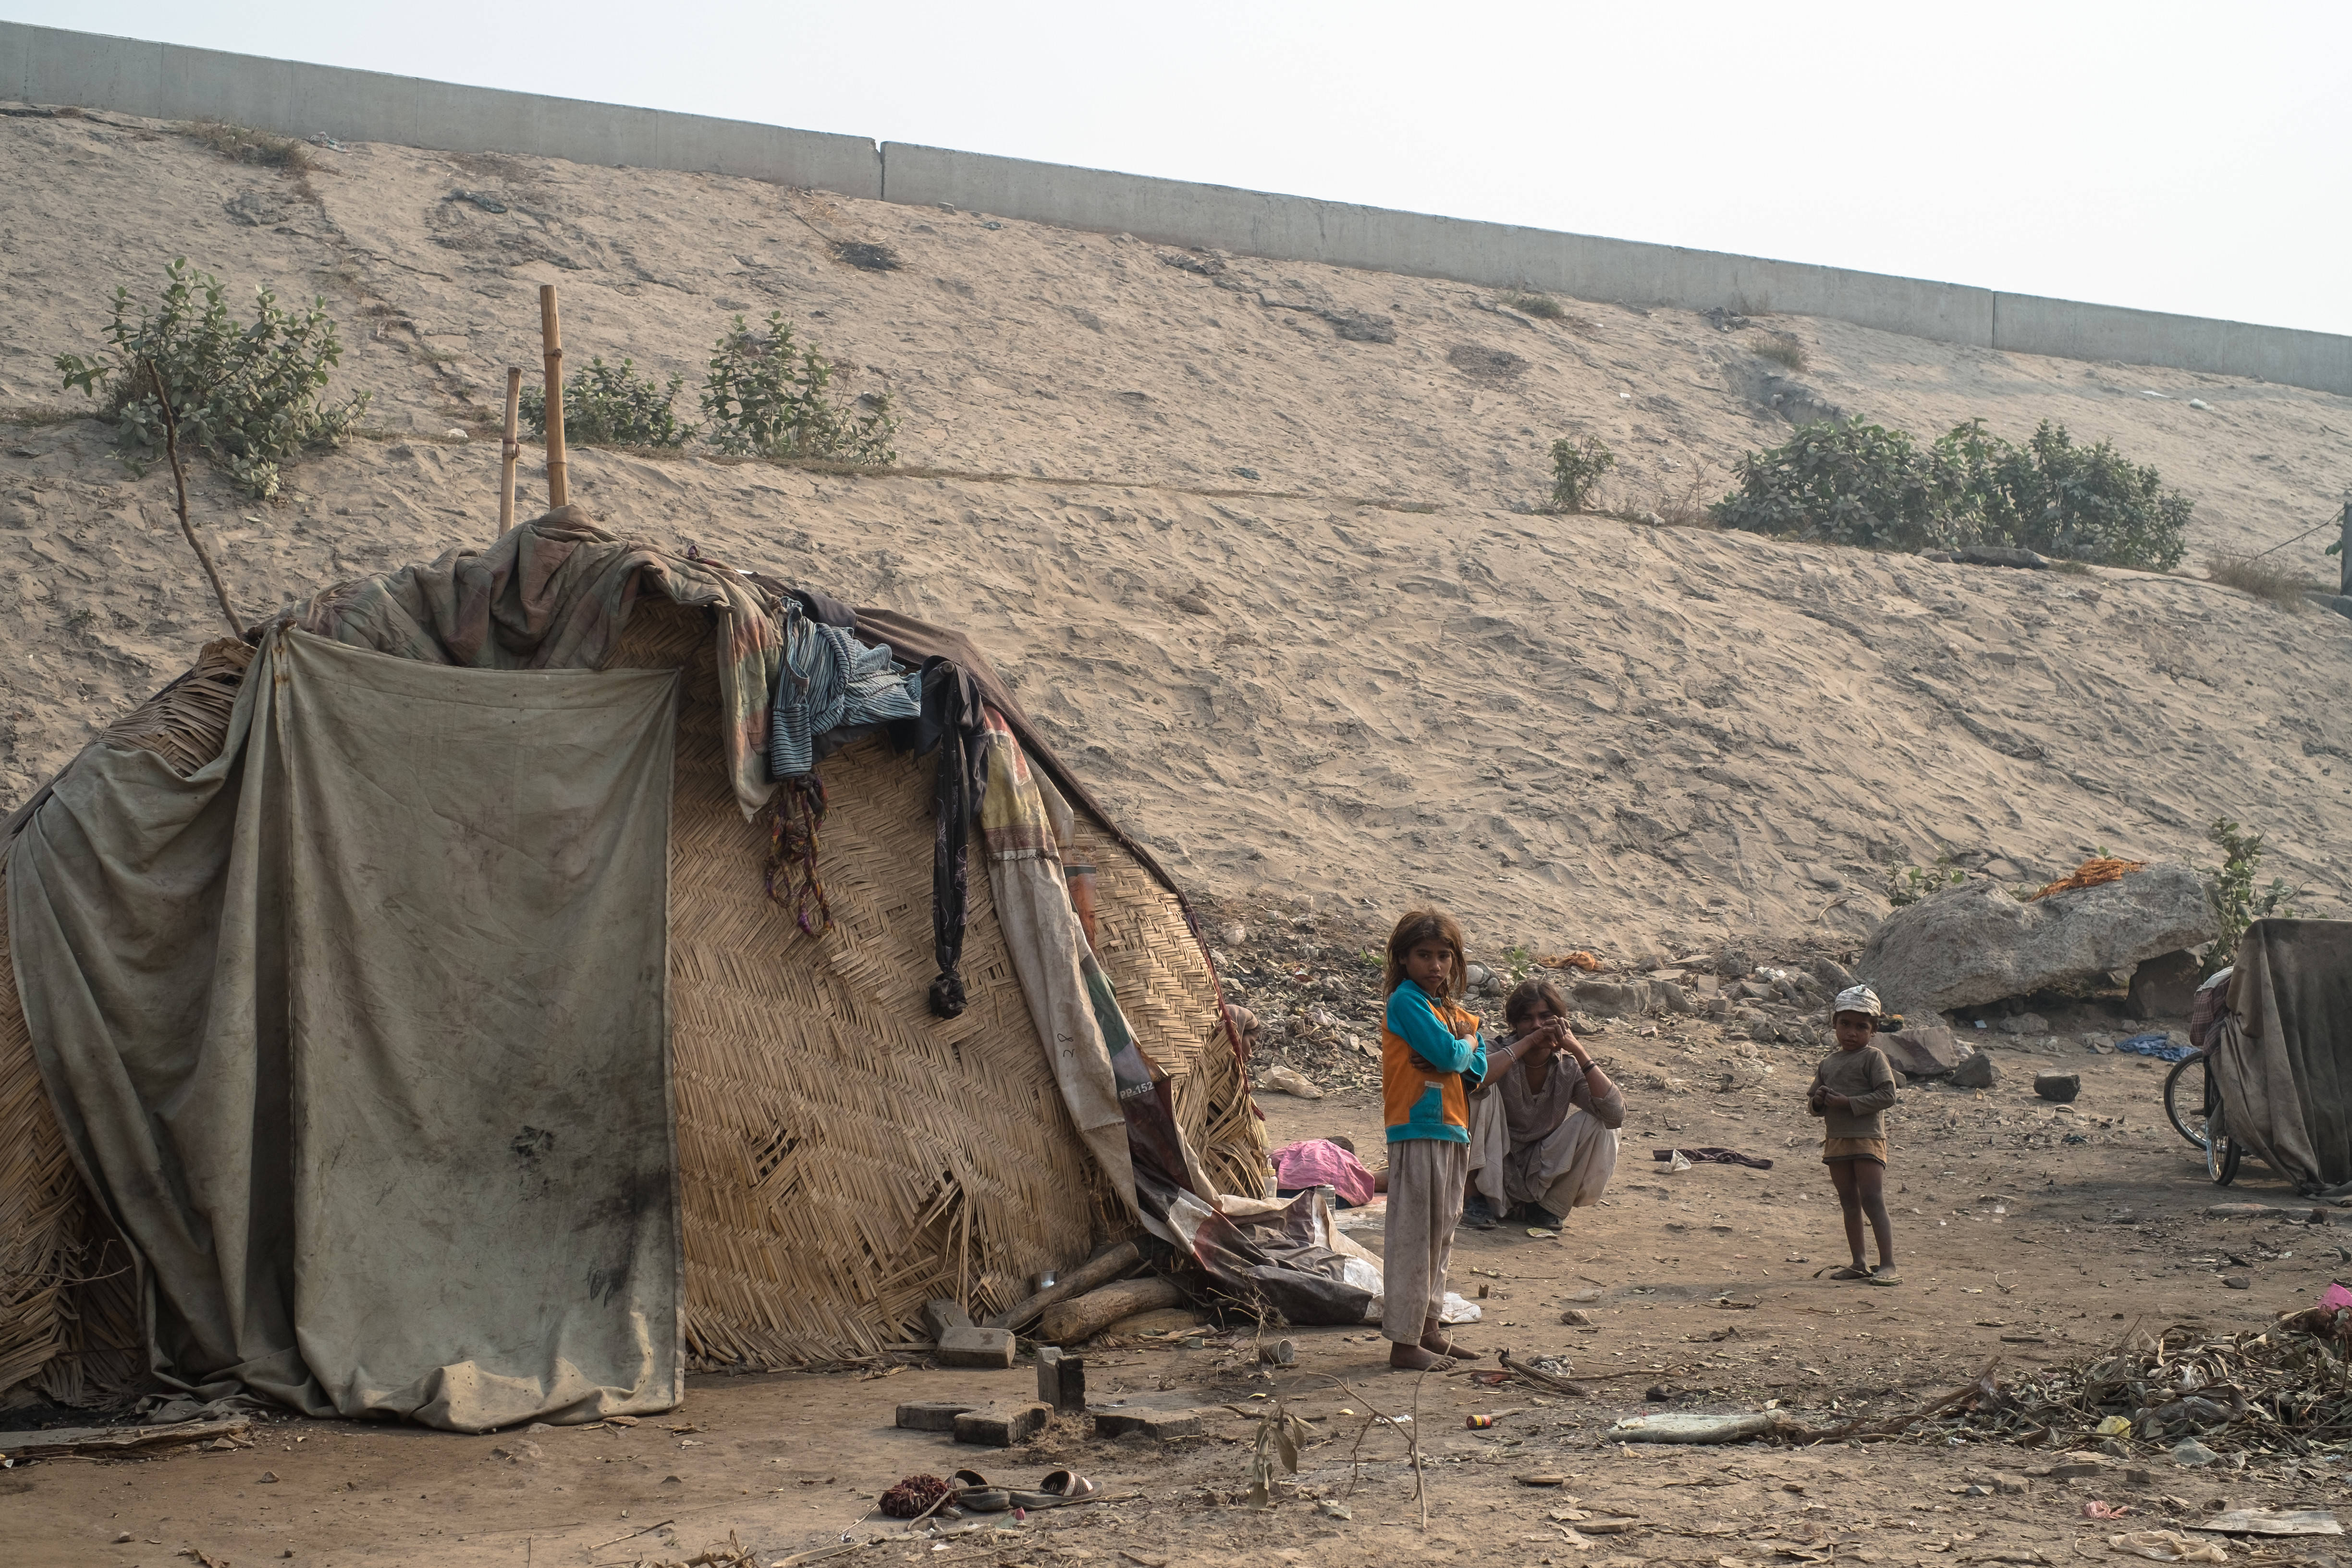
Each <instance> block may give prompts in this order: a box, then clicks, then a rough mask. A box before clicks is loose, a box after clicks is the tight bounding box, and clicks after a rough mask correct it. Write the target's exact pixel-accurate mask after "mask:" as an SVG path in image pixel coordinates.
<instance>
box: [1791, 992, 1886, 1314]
mask: <svg viewBox="0 0 2352 1568" xmlns="http://www.w3.org/2000/svg"><path fill="white" fill-rule="evenodd" d="M1878 1014H1879V1006H1878V993H1877V992H1875V991H1873V990H1872V989H1871V988H1870V987H1869V986H1867V985H1854V986H1849V987H1848V988H1847V989H1845V990H1843V991H1841V992H1839V993H1838V997H1837V1002H1836V1005H1835V1007H1834V1010H1833V1013H1832V1020H1831V1021H1832V1024H1833V1026H1835V1028H1836V1030H1837V1047H1838V1048H1837V1050H1836V1051H1835V1053H1833V1054H1832V1056H1831V1057H1830V1058H1829V1060H1827V1061H1825V1062H1823V1063H1822V1065H1821V1066H1820V1067H1819V1068H1816V1069H1814V1072H1813V1082H1812V1087H1811V1088H1810V1089H1807V1090H1806V1091H1805V1109H1806V1110H1809V1111H1811V1113H1812V1114H1813V1115H1815V1116H1818V1117H1820V1118H1822V1134H1823V1136H1822V1163H1824V1164H1826V1165H1828V1166H1829V1168H1830V1183H1831V1184H1832V1186H1834V1187H1836V1188H1837V1196H1838V1206H1839V1207H1840V1208H1841V1209H1843V1210H1844V1211H1845V1241H1846V1246H1847V1247H1849V1248H1850V1249H1851V1250H1852V1251H1853V1263H1852V1264H1851V1265H1849V1266H1848V1267H1846V1268H1840V1269H1838V1270H1836V1271H1835V1272H1833V1273H1832V1274H1831V1275H1830V1278H1831V1279H1867V1280H1869V1281H1870V1282H1871V1283H1872V1284H1873V1285H1899V1284H1901V1283H1902V1282H1903V1280H1902V1277H1901V1276H1900V1275H1898V1274H1896V1273H1895V1227H1894V1225H1893V1223H1892V1222H1891V1221H1890V1220H1888V1218H1887V1217H1886V1124H1885V1120H1884V1116H1883V1113H1884V1112H1885V1110H1886V1108H1887V1107H1888V1106H1890V1105H1893V1104H1894V1103H1895V1068H1893V1067H1892V1066H1891V1065H1889V1064H1888V1062H1887V1060H1886V1053H1885V1052H1884V1051H1882V1050H1880V1049H1879V1048H1878V1047H1876V1046H1874V1045H1872V1044H1871V1043H1870V1041H1871V1037H1872V1036H1873V1035H1874V1034H1876V1033H1877V1032H1878ZM1864 1215H1868V1216H1869V1219H1870V1228H1871V1230H1872V1231H1873V1232H1874V1233H1875V1235H1876V1237H1877V1241H1878V1267H1877V1268H1871V1267H1870V1266H1869V1262H1868V1259H1867V1258H1866V1257H1865V1256H1864V1252H1863V1245H1862V1222H1863V1218H1864Z"/></svg>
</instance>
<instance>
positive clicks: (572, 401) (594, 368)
mask: <svg viewBox="0 0 2352 1568" xmlns="http://www.w3.org/2000/svg"><path fill="white" fill-rule="evenodd" d="M685 384H686V377H684V376H682V375H674V376H671V377H670V378H669V384H668V385H667V386H663V385H661V384H658V383H656V381H655V380H654V378H653V377H651V376H649V375H640V374H637V367H636V362H635V361H634V360H628V359H624V360H623V361H622V362H621V363H618V364H606V363H604V359H603V357H602V356H601V355H600V356H599V357H597V358H595V359H592V360H590V361H589V362H588V368H587V369H586V370H583V371H582V372H580V373H579V374H576V375H573V376H571V377H570V378H568V379H567V380H566V381H565V382H564V384H563V438H564V440H565V441H567V442H569V443H572V444H573V445H576V446H581V447H683V446H685V445H686V443H687V442H688V440H689V439H691V438H692V437H693V435H694V432H695V428H696V427H695V426H692V425H681V424H679V423H678V418H677V412H676V411H675V410H674V409H673V408H672V407H671V406H670V405H671V404H672V403H673V402H674V401H675V400H676V399H677V395H678V390H679V389H680V388H681V387H683V386H685ZM521 415H522V421H523V423H524V424H525V425H528V426H530V430H531V433H532V434H533V435H536V436H545V435H546V434H547V389H546V388H545V387H544V386H530V387H525V388H524V389H523V394H522V405H521Z"/></svg>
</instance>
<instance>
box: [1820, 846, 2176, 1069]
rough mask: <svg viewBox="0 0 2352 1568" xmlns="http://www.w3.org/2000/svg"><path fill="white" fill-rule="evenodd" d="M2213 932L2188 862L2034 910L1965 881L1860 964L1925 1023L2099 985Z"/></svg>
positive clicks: (1916, 908)
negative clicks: (2046, 991) (2048, 991)
mask: <svg viewBox="0 0 2352 1568" xmlns="http://www.w3.org/2000/svg"><path fill="white" fill-rule="evenodd" d="M2216 929H2217V927H2216V921H2215V919H2214V913H2213V905H2212V900H2211V899H2210V897H2209V896H2208V894H2207V892H2206V889H2205V879H2204V878H2202V877H2201V876H2200V875H2199V874H2198V873H2197V872H2196V871H2194V870H2192V869H2190V868H2189V867H2186V866H2176V865H2156V866H2150V867H2148V868H2147V869H2146V870H2144V871H2136V872H2134V873H2132V874H2131V875H2130V876H2127V877H2125V878H2122V879H2119V880H2117V881H2113V882H2103V883H2101V884H2100V885H2099V886H2097V887H2095V888H2082V889H2076V890H2074V891H2073V892H2067V893H2053V894H2052V895H2051V896H2050V897H2048V898H2046V899H2037V900H2034V901H2033V902H2032V903H2030V904H2021V903H2019V902H2018V901H2017V900H2015V899H2012V898H2011V897H2010V896H2009V894H2008V893H2007V892H2006V891H2005V890H2003V889H2001V888H2000V887H1999V886H1997V885H1995V884H1993V883H1991V882H1967V883H1963V884H1961V885H1960V886H1959V887H1957V888H1949V889H1945V890H1944V891H1942V892H1940V893H1936V894H1933V895H1930V896H1929V897H1927V898H1925V899H1922V900H1919V901H1918V902H1917V903H1916V904H1912V905H1909V906H1907V907H1906V908H1903V909H1899V910H1895V912H1894V913H1893V914H1891V915H1889V916H1888V917H1887V918H1886V920H1885V921H1884V922H1883V923H1882V924H1881V925H1880V926H1879V928H1878V930H1877V931H1876V933H1875V934H1874V935H1873V936H1872V937H1871V939H1870V945H1869V947H1868V948H1866V949H1865V950H1864V952H1863V955H1862V960H1861V963H1860V964H1859V968H1860V969H1861V971H1862V973H1864V974H1867V975H1870V976H1872V977H1873V979H1874V981H1875V982H1876V984H1877V986H1878V991H1879V994H1880V995H1881V997H1883V998H1884V1000H1885V1005H1886V1007H1887V1008H1888V1010H1889V1011H1891V1012H1896V1013H1902V1014H1905V1015H1906V1016H1915V1017H1924V1016H1927V1014H1930V1013H1940V1012H1945V1011H1948V1010H1949V1009H1951V1008H1955V1007H1969V1006H1977V1005H1983V1004H1985V1003H1989V1002H1998V1001H2000V1000H2002V999H2003V998H2005V997H2011V996H2022V995H2027V994H2031V993H2032V992H2035V991H2038V990H2042V989H2043V988H2045V987H2056V986H2062V985H2065V984H2073V983H2078V982H2081V981H2084V980H2092V979H2096V978H2098V977H2100V976H2103V975H2105V973H2107V972H2108V971H2109V970H2113V969H2120V968H2129V967H2131V966H2132V965H2134V964H2137V963H2139V962H2140V960H2142V959H2144V958H2153V957H2155V956H2156V955H2157V954H2158V953H2163V952H2173V951H2175V950H2176V949H2179V948H2185V947H2194V946H2196V945H2198V944H2199V943H2200V942H2210V941H2211V940H2212V939H2213V936H2214V934H2215V931H2216ZM2045 1032H2046V1031H2045Z"/></svg>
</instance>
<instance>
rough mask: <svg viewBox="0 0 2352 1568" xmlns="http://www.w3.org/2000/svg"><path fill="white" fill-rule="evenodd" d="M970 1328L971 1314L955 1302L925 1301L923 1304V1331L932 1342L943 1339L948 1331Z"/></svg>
mask: <svg viewBox="0 0 2352 1568" xmlns="http://www.w3.org/2000/svg"><path fill="white" fill-rule="evenodd" d="M970 1327H971V1313H969V1312H967V1311H965V1310H963V1309H962V1308H961V1307H960V1306H958V1305H957V1304H956V1303H955V1302H953V1301H926V1302H924V1303H923V1331H924V1332H926V1333H928V1334H929V1335H930V1336H931V1338H932V1339H933V1340H934V1341H937V1340H943V1339H945V1338H946V1337H947V1332H948V1331H949V1330H950V1329H968V1328H970Z"/></svg>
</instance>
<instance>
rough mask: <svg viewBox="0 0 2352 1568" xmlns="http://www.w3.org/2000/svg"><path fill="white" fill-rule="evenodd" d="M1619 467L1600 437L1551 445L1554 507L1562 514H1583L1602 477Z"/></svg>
mask: <svg viewBox="0 0 2352 1568" xmlns="http://www.w3.org/2000/svg"><path fill="white" fill-rule="evenodd" d="M1616 466H1617V454H1616V453H1614V452H1612V451H1611V450H1610V449H1609V448H1608V447H1606V446H1604V445H1602V444H1601V437H1598V436H1587V437H1583V438H1581V439H1580V440H1573V441H1572V440H1570V439H1569V438H1568V437H1565V436H1563V437H1560V438H1559V440H1557V441H1554V442H1553V443H1552V444H1551V504H1552V506H1553V508H1554V510H1559V511H1582V510H1584V503H1585V500H1587V499H1588V498H1589V497H1590V496H1591V494H1592V487H1593V486H1594V485H1596V484H1598V483H1600V482H1601V475H1603V474H1605V473H1607V472H1608V471H1609V470H1610V469H1612V468H1615V467H1616Z"/></svg>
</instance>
